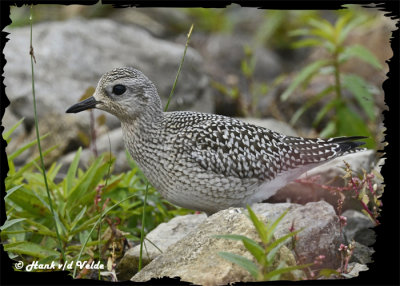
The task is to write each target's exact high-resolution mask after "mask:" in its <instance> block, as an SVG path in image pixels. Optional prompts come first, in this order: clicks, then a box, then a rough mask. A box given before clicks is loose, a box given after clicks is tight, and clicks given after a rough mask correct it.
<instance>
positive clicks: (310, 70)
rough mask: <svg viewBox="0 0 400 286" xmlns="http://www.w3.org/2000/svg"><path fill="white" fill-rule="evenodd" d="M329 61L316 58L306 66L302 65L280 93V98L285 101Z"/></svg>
mask: <svg viewBox="0 0 400 286" xmlns="http://www.w3.org/2000/svg"><path fill="white" fill-rule="evenodd" d="M330 63H331V61H330V60H318V61H315V62H313V63H311V64H309V65H308V66H306V67H304V68H303V69H302V70H301V71H300V72H299V73H298V74H297V75H296V76H295V77H294V78H293V81H292V83H291V84H290V85H289V86H288V88H287V89H286V90H285V91H284V93H282V95H281V100H282V101H285V100H287V99H288V98H289V96H290V95H291V94H292V93H293V92H294V91H295V90H296V89H297V88H298V87H299V86H300V85H301V84H302V83H304V82H305V81H307V80H308V79H310V78H311V77H312V76H313V75H314V74H316V73H317V72H318V71H319V70H320V69H321V68H322V67H325V66H327V65H329V64H330Z"/></svg>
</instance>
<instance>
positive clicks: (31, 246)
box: [4, 241, 60, 259]
mask: <svg viewBox="0 0 400 286" xmlns="http://www.w3.org/2000/svg"><path fill="white" fill-rule="evenodd" d="M4 250H5V251H7V252H12V253H17V254H20V255H30V256H33V257H37V258H40V259H42V258H46V257H48V256H57V257H58V256H59V255H60V253H59V252H57V251H55V250H52V249H49V248H46V247H44V246H42V245H39V244H36V243H33V242H28V241H20V242H14V243H8V244H4Z"/></svg>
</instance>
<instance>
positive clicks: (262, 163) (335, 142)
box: [67, 68, 363, 214]
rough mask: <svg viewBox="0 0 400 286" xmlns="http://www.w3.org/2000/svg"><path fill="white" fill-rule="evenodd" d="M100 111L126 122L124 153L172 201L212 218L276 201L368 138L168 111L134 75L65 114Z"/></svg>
mask: <svg viewBox="0 0 400 286" xmlns="http://www.w3.org/2000/svg"><path fill="white" fill-rule="evenodd" d="M94 107H96V108H99V109H102V110H104V111H107V112H109V113H112V114H114V115H115V116H117V117H118V118H119V119H120V121H121V126H122V132H123V138H124V142H125V146H126V147H127V149H128V150H129V152H130V154H131V155H132V157H133V159H134V160H135V161H136V163H137V164H138V165H139V167H140V168H141V170H142V171H143V173H144V174H145V175H146V177H147V178H148V180H149V181H150V183H151V184H152V185H153V186H154V187H155V188H156V189H157V190H158V191H159V192H160V193H161V194H162V195H163V196H164V197H165V198H166V199H167V200H168V201H170V202H172V203H174V204H176V205H179V206H182V207H186V208H189V209H194V210H200V211H205V212H207V213H208V214H211V213H214V212H216V211H218V210H222V209H225V208H228V207H231V206H245V205H246V204H252V203H254V202H258V201H261V200H264V199H267V198H269V197H270V196H272V195H274V194H275V193H276V191H277V190H278V189H280V188H281V187H283V186H285V185H286V184H287V183H289V182H291V181H293V180H294V179H296V178H297V177H298V176H300V175H301V174H302V173H304V172H306V171H307V170H309V169H312V168H314V167H316V166H318V165H321V164H323V163H325V162H326V161H329V160H331V159H333V158H336V157H338V156H341V155H343V154H345V153H346V152H349V151H351V150H353V149H354V148H356V147H357V146H360V145H362V144H363V142H353V140H357V139H361V138H363V137H340V138H331V139H327V140H325V139H305V138H301V137H292V136H285V135H283V134H280V133H277V132H274V131H271V130H268V129H266V128H262V127H258V126H255V125H251V124H247V123H244V122H242V121H240V120H236V119H233V118H229V117H225V116H221V115H215V114H205V113H197V112H188V111H182V112H163V111H162V107H161V100H160V98H159V96H158V93H157V90H156V88H155V86H154V84H153V83H152V82H151V81H150V80H149V79H148V78H147V77H146V76H145V75H143V74H142V73H141V72H140V71H138V70H135V69H133V68H117V69H114V70H112V71H110V72H108V73H106V74H105V75H103V77H102V78H101V79H100V81H99V84H98V86H97V88H96V91H95V93H94V95H93V97H91V98H89V99H87V100H85V101H83V102H80V103H78V104H76V105H74V106H72V107H71V108H70V109H68V110H67V112H79V111H82V110H85V109H87V108H94Z"/></svg>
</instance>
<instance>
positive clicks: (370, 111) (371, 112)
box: [342, 74, 375, 121]
mask: <svg viewBox="0 0 400 286" xmlns="http://www.w3.org/2000/svg"><path fill="white" fill-rule="evenodd" d="M342 78H343V81H342V82H343V86H344V87H345V88H346V89H347V90H349V91H350V92H351V93H352V94H353V95H354V97H355V99H356V100H357V102H358V103H359V104H360V106H361V107H362V108H363V110H364V112H365V114H366V115H367V116H368V118H369V119H370V120H371V121H374V120H375V104H374V97H373V95H372V94H371V92H370V91H369V90H368V84H367V83H366V82H365V81H364V79H363V78H361V77H359V76H357V75H352V74H346V75H343V77H342Z"/></svg>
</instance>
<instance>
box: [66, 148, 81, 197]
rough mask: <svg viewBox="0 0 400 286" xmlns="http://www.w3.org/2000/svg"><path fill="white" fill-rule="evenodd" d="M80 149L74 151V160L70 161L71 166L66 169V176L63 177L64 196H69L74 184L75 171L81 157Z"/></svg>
mask: <svg viewBox="0 0 400 286" xmlns="http://www.w3.org/2000/svg"><path fill="white" fill-rule="evenodd" d="M81 152H82V147H79V149H78V151H76V153H75V156H74V159H73V160H72V163H71V165H70V166H69V168H68V172H67V176H66V177H65V181H64V182H65V189H64V195H67V194H69V191H70V190H71V188H72V184H73V182H74V179H75V176H76V170H77V169H78V164H79V158H80V156H81Z"/></svg>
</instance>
